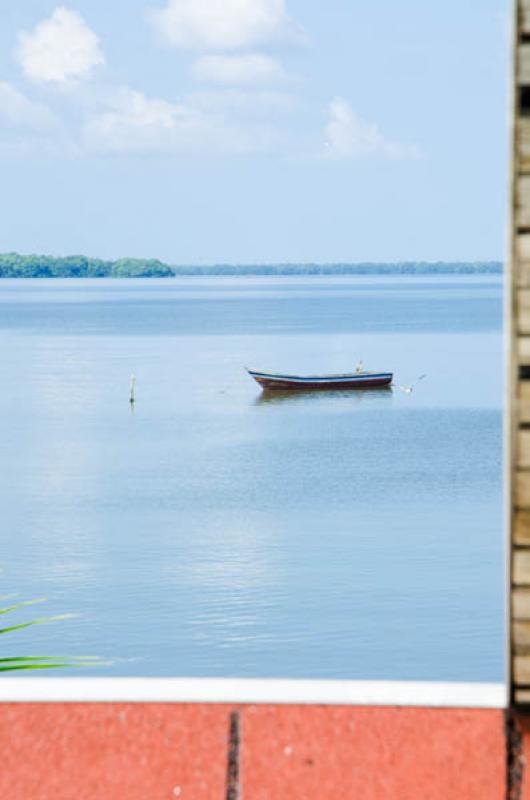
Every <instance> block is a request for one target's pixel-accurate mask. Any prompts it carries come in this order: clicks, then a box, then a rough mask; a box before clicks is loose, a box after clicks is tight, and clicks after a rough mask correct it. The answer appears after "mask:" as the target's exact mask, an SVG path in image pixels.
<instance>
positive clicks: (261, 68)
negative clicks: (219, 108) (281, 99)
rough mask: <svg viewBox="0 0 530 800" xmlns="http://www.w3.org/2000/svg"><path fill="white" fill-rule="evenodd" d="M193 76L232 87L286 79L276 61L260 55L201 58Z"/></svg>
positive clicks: (248, 54)
mask: <svg viewBox="0 0 530 800" xmlns="http://www.w3.org/2000/svg"><path fill="white" fill-rule="evenodd" d="M193 74H194V76H195V77H196V78H197V80H199V81H203V82H205V83H218V84H219V83H221V84H229V85H230V84H231V85H232V86H242V85H249V84H270V83H280V82H282V81H285V80H286V79H287V78H288V76H287V73H286V72H285V70H284V69H283V67H282V65H281V64H280V63H279V62H278V61H276V59H274V58H270V57H269V56H264V55H261V54H260V53H246V54H244V55H232V56H226V55H210V56H203V57H202V58H199V59H197V61H195V63H194V65H193Z"/></svg>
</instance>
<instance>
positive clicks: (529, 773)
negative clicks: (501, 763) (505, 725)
mask: <svg viewBox="0 0 530 800" xmlns="http://www.w3.org/2000/svg"><path fill="white" fill-rule="evenodd" d="M514 733H515V737H514V740H513V742H512V744H513V757H514V762H513V778H514V784H515V790H514V791H513V792H512V797H513V798H514V800H530V713H521V712H516V713H515V715H514ZM510 800H511V799H510Z"/></svg>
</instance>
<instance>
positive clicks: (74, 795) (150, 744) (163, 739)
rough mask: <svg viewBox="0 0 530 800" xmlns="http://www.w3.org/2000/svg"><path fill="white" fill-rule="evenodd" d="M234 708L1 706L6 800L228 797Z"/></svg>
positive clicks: (1, 791) (0, 775) (1, 794)
mask: <svg viewBox="0 0 530 800" xmlns="http://www.w3.org/2000/svg"><path fill="white" fill-rule="evenodd" d="M228 719H229V709H227V708H226V707H224V706H215V705H213V706H212V705H199V706H190V705H166V704H160V705H159V704H149V705H144V704H112V703H109V704H65V705H48V704H31V703H28V704H5V705H0V753H1V754H2V768H1V770H0V798H2V800H3V799H4V798H5V800H8V798H9V800H118V799H119V798H123V800H175V798H176V797H180V798H182V800H188V798H189V800H224V798H225V794H226V791H225V782H226V754H227V746H228V725H229V722H228Z"/></svg>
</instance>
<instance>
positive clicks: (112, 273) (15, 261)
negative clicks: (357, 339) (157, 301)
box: [0, 253, 502, 278]
mask: <svg viewBox="0 0 530 800" xmlns="http://www.w3.org/2000/svg"><path fill="white" fill-rule="evenodd" d="M501 272H502V264H501V262H500V261H437V262H432V261H401V262H395V263H394V262H391V263H390V262H389V263H377V262H362V263H355V264H346V263H344V264H342V263H337V264H288V263H287V264H248V265H245V264H212V265H209V266H191V265H190V266H186V265H180V266H170V265H169V264H164V263H163V262H162V261H159V260H158V259H156V258H145V259H144V258H120V259H118V260H117V261H105V260H103V259H100V258H90V257H89V256H39V255H20V254H19V253H3V254H1V253H0V278H171V277H175V276H177V277H178V276H183V277H184V276H187V277H190V276H197V275H206V276H207V275H227V276H230V275H233V276H237V275H272V276H274V275H417V274H421V275H451V274H460V275H462V274H464V275H466V274H468V275H472V274H489V275H498V274H500V273H501Z"/></svg>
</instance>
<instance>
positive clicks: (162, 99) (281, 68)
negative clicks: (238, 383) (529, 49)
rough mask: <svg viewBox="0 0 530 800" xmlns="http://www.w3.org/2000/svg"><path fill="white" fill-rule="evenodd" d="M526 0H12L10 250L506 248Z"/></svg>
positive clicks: (4, 241) (1, 72)
mask: <svg viewBox="0 0 530 800" xmlns="http://www.w3.org/2000/svg"><path fill="white" fill-rule="evenodd" d="M509 31H510V19H509V13H508V3H507V0H446V2H444V3H426V2H425V0H402V1H401V2H400V3H396V2H395V0H374V2H371V3H367V2H366V0H327V2H325V3H323V2H322V0H112V2H109V1H108V0H75V1H74V2H70V3H66V4H64V5H58V4H57V3H56V2H54V1H53V0H24V2H23V3H20V2H18V3H16V2H11V1H10V0H0V176H1V185H2V191H1V192H0V252H8V251H18V252H22V253H32V252H33V253H49V254H55V255H66V254H78V253H83V254H86V255H91V256H99V257H102V258H120V257H125V256H136V257H142V258H143V257H150V258H160V259H162V260H164V261H167V262H169V263H172V264H205V263H247V264H250V263H282V262H298V263H299V262H337V261H338V262H355V261H404V260H405V261H415V260H426V261H439V260H445V261H451V260H456V261H462V260H463V261H467V260H490V259H501V258H502V257H503V254H504V247H505V225H506V207H507V200H506V196H507V192H506V190H507V181H508V135H507V131H508V124H507V120H508V99H507V95H508V92H507V88H508V85H509V80H508V77H509V67H508V62H509V58H508V46H509V41H510V32H509Z"/></svg>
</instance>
